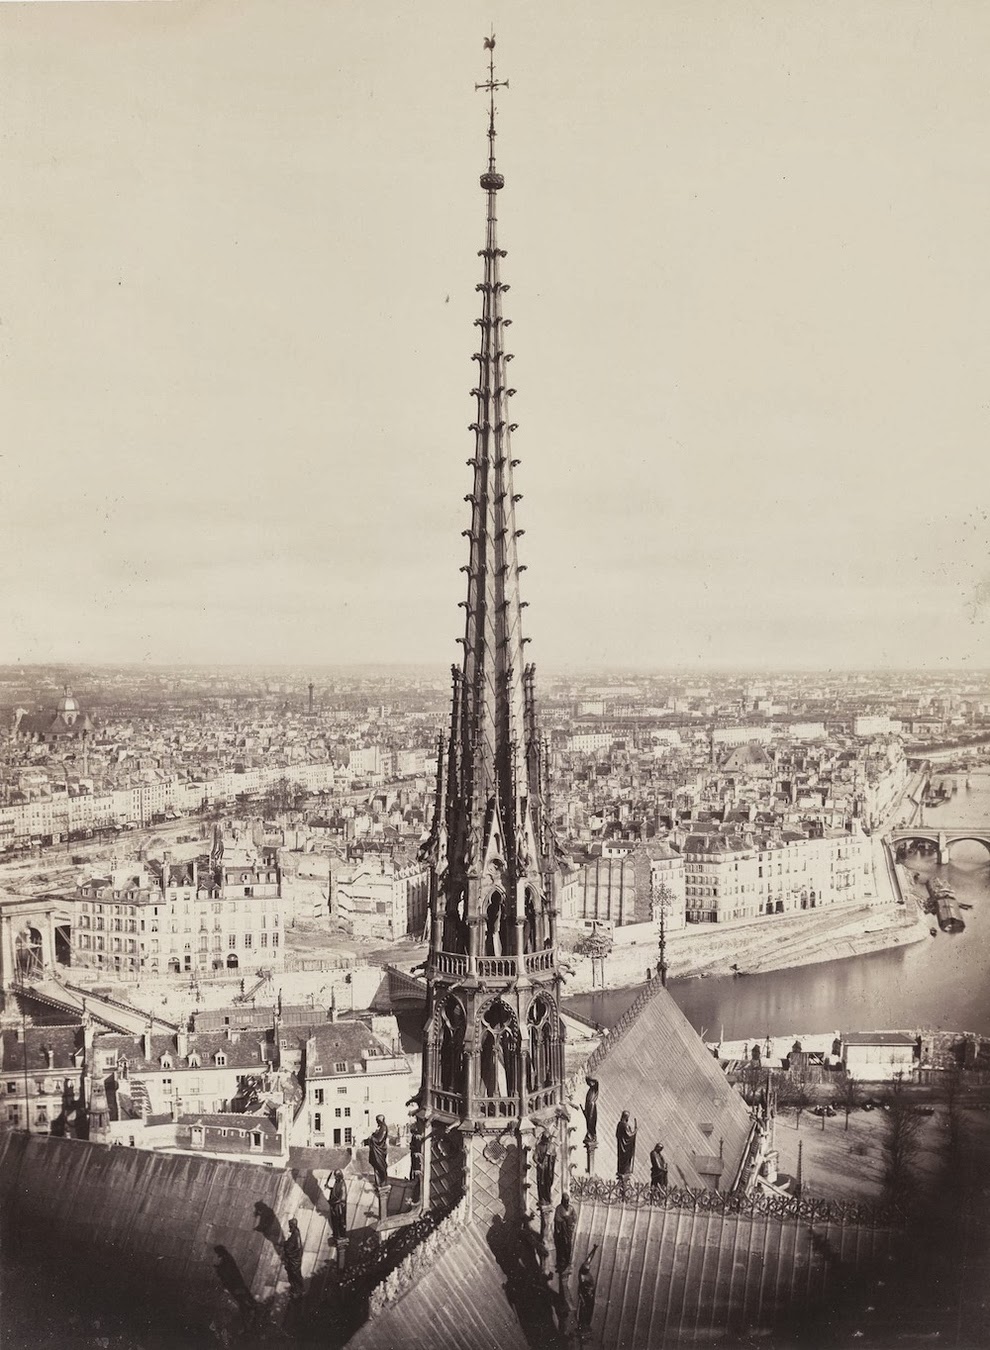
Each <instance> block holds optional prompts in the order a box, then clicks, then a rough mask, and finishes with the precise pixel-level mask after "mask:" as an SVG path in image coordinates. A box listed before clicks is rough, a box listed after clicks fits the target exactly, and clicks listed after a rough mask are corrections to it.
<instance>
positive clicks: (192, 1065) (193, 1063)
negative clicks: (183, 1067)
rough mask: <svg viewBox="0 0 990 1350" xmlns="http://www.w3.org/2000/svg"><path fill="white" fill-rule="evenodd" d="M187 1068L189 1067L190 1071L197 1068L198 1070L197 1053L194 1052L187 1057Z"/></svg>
mask: <svg viewBox="0 0 990 1350" xmlns="http://www.w3.org/2000/svg"><path fill="white" fill-rule="evenodd" d="M189 1067H190V1069H198V1068H199V1055H197V1053H196V1051H195V1050H194V1051H193V1052H192V1054H191V1055H190V1056H189Z"/></svg>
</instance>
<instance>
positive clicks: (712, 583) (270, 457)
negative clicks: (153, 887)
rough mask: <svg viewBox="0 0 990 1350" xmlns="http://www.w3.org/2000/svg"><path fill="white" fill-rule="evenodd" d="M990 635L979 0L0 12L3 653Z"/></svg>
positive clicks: (746, 646)
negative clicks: (505, 429)
mask: <svg viewBox="0 0 990 1350" xmlns="http://www.w3.org/2000/svg"><path fill="white" fill-rule="evenodd" d="M493 10H494V13H495V28H496V32H497V38H498V47H497V55H498V58H499V73H500V75H501V76H503V77H506V78H508V79H509V81H510V90H509V92H508V93H507V94H505V95H504V96H503V97H502V98H501V100H500V122H499V130H500V135H499V161H500V162H499V167H500V169H501V170H502V171H503V172H504V173H505V176H506V189H505V191H504V192H503V193H502V194H501V196H500V203H499V206H500V215H499V229H500V235H501V237H500V243H501V244H502V246H503V247H505V248H506V249H508V253H509V256H508V258H507V260H506V262H505V264H504V273H503V275H504V278H505V280H507V281H508V282H509V283H510V284H511V291H510V292H509V295H508V296H507V297H506V313H507V314H508V315H509V316H511V317H512V319H513V327H512V329H511V330H510V337H511V339H512V341H511V344H510V345H511V349H512V350H513V351H514V353H515V362H514V364H513V367H512V373H513V382H514V383H515V385H516V386H517V388H518V394H517V397H516V400H515V402H514V406H513V412H514V415H515V416H516V418H517V420H518V422H519V424H520V425H519V431H518V433H517V435H516V437H515V440H514V443H513V448H514V450H515V452H516V453H517V454H518V456H519V458H520V459H521V460H522V467H521V469H520V470H519V475H518V480H517V484H518V490H520V491H522V492H523V493H524V494H525V501H524V502H523V503H522V506H521V508H520V524H521V525H522V526H523V527H524V528H525V530H526V536H525V538H524V539H523V540H522V542H521V548H522V550H523V552H522V557H523V561H525V562H526V563H527V565H528V572H527V573H526V576H525V578H524V584H525V594H526V598H527V599H528V600H529V601H530V608H529V610H528V611H527V624H528V631H529V633H530V634H531V635H532V639H533V641H532V646H531V647H530V649H529V650H530V652H531V653H532V654H533V655H534V657H535V659H536V660H537V662H541V661H543V662H547V663H554V664H556V663H562V662H588V663H591V664H601V663H606V664H615V665H623V666H628V665H634V664H640V665H666V664H682V663H691V662H696V661H700V662H702V663H717V664H723V665H725V664H729V665H731V664H734V663H740V664H742V663H745V664H752V665H760V666H768V667H773V666H774V665H781V666H795V665H808V666H814V665H822V666H826V665H827V666H842V665H854V666H866V665H870V664H874V663H888V664H893V665H912V664H919V663H922V662H925V663H932V664H946V665H953V666H955V665H971V666H986V665H990V618H988V615H990V559H988V548H987V543H988V517H987V511H986V508H985V502H984V490H983V489H984V482H985V479H986V470H985V467H984V462H985V458H986V446H987V441H988V430H990V382H988V375H990V324H988V285H990V251H988V248H987V239H988V238H990V80H988V79H987V71H986V56H987V52H988V51H990V6H987V5H982V4H978V3H974V2H972V0H966V3H953V0H939V3H937V4H935V3H924V4H915V3H911V2H910V0H899V2H898V3H893V0H883V2H882V3H876V4H869V3H850V4H842V3H832V4H822V3H820V0H814V2H813V3H808V4H801V3H772V4H763V5H757V4H747V3H744V2H742V0H732V3H728V2H726V3H721V4H715V3H709V2H708V0H684V2H683V3H678V4H673V3H666V2H665V0H641V2H638V3H631V0H626V3H618V4H615V5H604V4H602V3H600V0H595V3H590V2H589V0H576V2H575V3H568V4H564V3H541V4H534V3H532V0H528V3H502V2H501V0H500V2H499V3H498V4H493V2H492V0H489V3H488V4H487V5H484V6H482V5H479V4H477V3H474V0H459V2H458V3H451V0H444V2H443V3H440V2H439V0H416V3H411V2H410V3H405V4H399V3H393V2H392V0H375V3H373V4H368V3H358V2H357V0H353V2H352V3H342V2H341V0H291V3H285V2H284V0H279V2H276V0H264V2H258V3H254V2H252V0H203V2H202V3H186V2H185V0H172V3H144V4H129V3H110V4H102V5H101V4H30V5H13V4H0V52H2V55H0V125H2V126H3V134H2V136H0V181H2V183H3V201H4V206H3V210H2V212H0V248H2V254H3V259H4V266H3V276H4V280H3V283H2V291H0V355H2V360H0V379H2V394H3V406H4V412H3V426H4V431H3V445H2V447H0V456H2V458H0V494H2V513H3V515H2V520H3V525H4V527H5V529H4V541H3V546H2V553H0V660H3V661H17V660H23V661H39V660H49V659H60V660H70V661H71V660H84V661H100V660H106V661H118V660H119V661H125V660H127V661H142V660H148V661H152V662H162V661H171V660H184V661H238V662H240V661H250V660H258V661H263V662H266V663H271V662H276V661H287V662H322V661H328V662H347V661H376V660H384V661H389V660H412V661H429V662H437V663H441V662H444V661H448V660H453V659H456V658H457V656H458V653H459V648H457V647H456V646H455V644H454V638H455V637H456V636H457V634H458V633H459V632H460V631H461V628H460V625H461V611H460V610H458V609H457V608H456V605H457V600H458V599H459V598H460V596H461V588H462V584H463V577H462V576H461V575H460V573H459V572H458V568H459V566H460V565H461V563H462V562H464V560H465V558H466V552H465V541H464V540H462V539H461V537H460V531H461V530H462V529H464V528H465V527H466V525H467V523H468V515H467V513H468V507H467V506H466V505H465V504H464V502H463V500H462V498H463V495H464V493H466V492H468V491H470V472H469V470H468V469H467V467H466V466H465V463H464V461H465V459H466V458H467V457H468V456H470V455H471V453H472V436H471V434H470V433H469V432H468V430H467V425H468V423H469V422H470V421H471V420H472V419H473V415H474V406H473V400H471V399H470V398H469V396H468V391H469V389H470V388H471V385H472V383H473V375H474V367H473V365H472V362H471V359H470V358H471V353H472V351H474V350H475V346H476V343H475V336H476V335H475V330H474V328H473V327H472V320H473V318H474V316H475V315H476V313H477V312H478V297H477V296H476V294H475V290H474V287H475V283H476V282H477V281H478V280H479V279H480V275H481V273H480V260H479V259H478V257H477V250H478V249H479V248H480V247H481V246H482V243H483V225H484V196H483V194H482V192H481V190H480V188H479V186H478V173H479V172H480V170H481V169H482V168H483V167H484V158H485V153H486V142H485V135H484V130H485V109H484V99H483V96H482V95H480V94H476V93H475V92H474V90H473V84H474V82H475V81H476V80H482V79H483V78H484V73H485V65H484V52H483V50H482V38H483V36H484V34H485V33H486V32H487V31H488V25H489V22H490V20H491V16H492V12H493Z"/></svg>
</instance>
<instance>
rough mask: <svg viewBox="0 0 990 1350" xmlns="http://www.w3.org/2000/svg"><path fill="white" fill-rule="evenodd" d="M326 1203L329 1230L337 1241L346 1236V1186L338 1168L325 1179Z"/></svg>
mask: <svg viewBox="0 0 990 1350" xmlns="http://www.w3.org/2000/svg"><path fill="white" fill-rule="evenodd" d="M327 1203H328V1204H329V1206H330V1228H331V1230H332V1232H333V1235H334V1237H335V1238H336V1239H337V1240H338V1241H339V1240H340V1239H341V1238H345V1237H346V1236H347V1186H346V1184H345V1182H344V1174H343V1172H342V1171H341V1170H340V1168H338V1169H337V1171H336V1172H334V1173H333V1175H332V1177H329V1178H328V1179H327Z"/></svg>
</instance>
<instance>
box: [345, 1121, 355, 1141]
mask: <svg viewBox="0 0 990 1350" xmlns="http://www.w3.org/2000/svg"><path fill="white" fill-rule="evenodd" d="M344 1143H345V1144H353V1143H354V1131H353V1130H352V1129H351V1127H350V1125H345V1127H344Z"/></svg>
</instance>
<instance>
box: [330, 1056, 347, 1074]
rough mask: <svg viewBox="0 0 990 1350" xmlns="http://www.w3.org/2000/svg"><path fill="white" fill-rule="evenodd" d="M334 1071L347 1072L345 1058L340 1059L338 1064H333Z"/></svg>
mask: <svg viewBox="0 0 990 1350" xmlns="http://www.w3.org/2000/svg"><path fill="white" fill-rule="evenodd" d="M333 1071H334V1073H346V1072H347V1065H346V1064H345V1063H344V1061H343V1060H340V1059H338V1060H337V1062H336V1064H334V1066H333Z"/></svg>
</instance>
